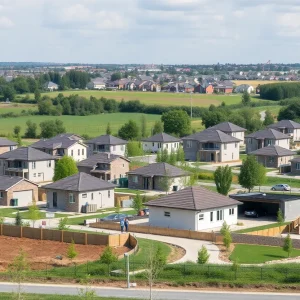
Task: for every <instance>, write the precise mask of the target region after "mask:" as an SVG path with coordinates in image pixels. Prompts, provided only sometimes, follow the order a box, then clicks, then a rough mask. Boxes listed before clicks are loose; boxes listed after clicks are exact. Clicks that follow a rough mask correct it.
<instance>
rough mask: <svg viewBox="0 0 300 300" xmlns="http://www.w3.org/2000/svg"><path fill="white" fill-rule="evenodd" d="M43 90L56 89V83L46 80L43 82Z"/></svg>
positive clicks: (51, 90)
mask: <svg viewBox="0 0 300 300" xmlns="http://www.w3.org/2000/svg"><path fill="white" fill-rule="evenodd" d="M44 90H47V91H50V92H53V91H57V90H58V85H57V84H56V83H54V82H52V81H49V82H46V83H45V84H44Z"/></svg>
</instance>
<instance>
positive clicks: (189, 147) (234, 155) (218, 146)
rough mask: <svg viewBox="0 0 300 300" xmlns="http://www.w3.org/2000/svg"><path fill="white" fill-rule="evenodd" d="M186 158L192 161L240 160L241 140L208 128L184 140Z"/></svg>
mask: <svg viewBox="0 0 300 300" xmlns="http://www.w3.org/2000/svg"><path fill="white" fill-rule="evenodd" d="M182 140H183V150H184V154H185V158H186V159H187V160H191V161H197V160H199V161H207V162H230V161H238V160H239V159H240V141H241V140H240V139H238V138H236V137H233V136H231V135H228V134H226V133H224V132H223V131H221V130H216V129H211V128H208V129H206V130H203V131H201V132H197V133H194V134H192V135H189V136H186V137H183V138H182Z"/></svg>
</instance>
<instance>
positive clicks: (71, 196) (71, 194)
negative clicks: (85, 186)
mask: <svg viewBox="0 0 300 300" xmlns="http://www.w3.org/2000/svg"><path fill="white" fill-rule="evenodd" d="M69 202H70V203H75V199H74V195H73V193H69Z"/></svg>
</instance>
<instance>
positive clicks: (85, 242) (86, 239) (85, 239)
mask: <svg viewBox="0 0 300 300" xmlns="http://www.w3.org/2000/svg"><path fill="white" fill-rule="evenodd" d="M87 243H88V235H87V233H85V235H84V244H85V245H87Z"/></svg>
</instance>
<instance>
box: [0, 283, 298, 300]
mask: <svg viewBox="0 0 300 300" xmlns="http://www.w3.org/2000/svg"><path fill="white" fill-rule="evenodd" d="M15 288H16V287H15V285H13V284H10V283H0V292H8V293H9V292H12V291H13V290H15ZM22 288H23V290H24V291H25V292H26V293H32V294H59V295H77V294H78V289H79V288H82V286H76V285H73V286H72V285H42V284H26V285H23V286H22ZM93 289H94V290H95V291H96V293H97V295H98V296H102V297H121V298H124V299H126V298H137V299H149V290H147V289H129V290H128V289H122V288H111V287H109V288H108V287H101V288H99V287H97V288H93ZM299 297H300V294H271V293H263V294H259V293H241V292H239V293H231V292H203V291H189V290H154V291H153V299H161V300H185V299H186V300H240V299H243V300H282V299H287V300H298V299H299Z"/></svg>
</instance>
